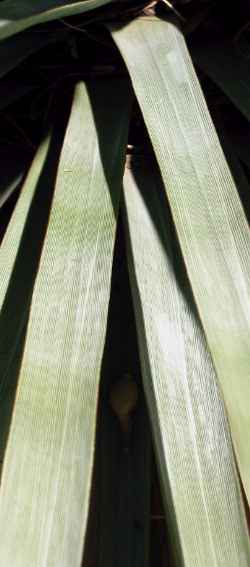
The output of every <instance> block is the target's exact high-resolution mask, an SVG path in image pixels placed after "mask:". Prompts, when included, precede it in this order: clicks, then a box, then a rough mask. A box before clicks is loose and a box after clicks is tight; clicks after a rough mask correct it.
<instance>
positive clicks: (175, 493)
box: [124, 158, 250, 567]
mask: <svg viewBox="0 0 250 567" xmlns="http://www.w3.org/2000/svg"><path fill="white" fill-rule="evenodd" d="M124 196H125V210H124V216H125V226H126V239H127V251H128V261H129V268H130V281H131V289H132V293H133V300H134V309H135V314H136V323H137V334H138V340H139V347H140V359H141V365H142V373H143V379H144V388H145V393H146V398H147V403H148V406H149V412H150V417H151V427H152V431H153V434H154V441H155V446H156V456H157V459H158V464H159V468H160V475H161V480H162V485H163V495H164V500H165V502H164V503H165V508H166V521H167V524H168V525H169V529H171V532H172V533H171V534H170V535H171V536H172V537H173V540H174V545H175V551H176V554H177V557H176V560H175V563H174V565H176V566H177V565H178V567H179V566H180V565H185V566H190V567H191V566H192V567H194V566H197V567H198V566H200V565H202V566H203V567H211V566H212V565H213V566H218V567H219V566H221V565H223V564H225V565H227V567H236V565H237V566H239V567H243V565H245V566H247V565H248V564H249V558H250V554H249V544H248V533H247V527H246V520H245V515H244V507H243V502H242V497H241V494H240V487H239V481H238V477H237V473H236V469H235V464H234V457H233V450H232V445H231V439H230V433H229V428H228V423H227V420H226V417H225V413H224V407H223V404H222V401H221V396H220V393H219V391H218V386H217V384H216V375H215V371H214V368H213V364H212V360H211V357H210V354H209V352H208V349H207V346H206V340H205V337H204V334H203V332H202V329H201V326H200V322H199V317H198V314H197V312H196V308H195V305H194V302H193V299H192V295H191V293H190V288H189V285H188V282H187V278H186V275H185V268H184V264H183V261H182V259H181V256H180V252H179V250H178V248H177V246H176V244H177V241H176V238H175V234H174V233H173V228H172V221H171V218H170V214H169V210H168V207H167V204H166V201H165V200H164V186H163V185H162V182H161V179H160V176H159V174H158V173H157V170H156V169H155V166H154V164H152V163H151V162H150V161H147V160H146V159H145V158H144V159H138V158H137V160H136V162H135V163H134V162H133V161H132V165H131V169H129V168H127V169H126V172H125V176H124ZM171 565H172V563H171Z"/></svg>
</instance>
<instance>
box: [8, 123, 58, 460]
mask: <svg viewBox="0 0 250 567" xmlns="http://www.w3.org/2000/svg"><path fill="white" fill-rule="evenodd" d="M60 118H62V116H61V117H60ZM64 122H65V120H63V123H62V120H60V128H59V125H58V124H56V127H55V133H54V134H53V135H52V136H50V138H48V139H46V140H45V141H44V142H43V143H42V144H41V147H40V149H39V150H38V152H37V155H36V156H35V159H34V162H33V164H32V166H31V169H30V171H29V173H28V176H27V179H26V181H25V183H24V185H23V187H22V189H21V194H20V197H19V200H18V202H17V204H16V207H15V210H14V213H13V214H12V217H11V219H10V222H9V225H8V228H7V231H6V233H5V236H4V240H3V242H2V245H1V248H0V265H1V274H2V277H1V287H0V307H1V311H0V337H1V341H0V353H1V356H0V376H1V383H0V458H1V462H2V460H3V456H4V452H5V447H6V442H7V437H8V430H9V425H10V420H11V415H12V409H13V403H14V399H15V391H16V385H17V380H18V371H19V367H20V361H21V356H22V351H23V344H24V339H25V332H26V326H27V320H28V314H29V309H30V302H31V297H32V292H33V287H34V281H35V277H36V273H37V268H38V263H39V259H40V256H41V249H42V245H43V240H44V234H45V231H46V227H47V223H48V216H49V211H50V206H51V199H52V196H53V190H54V183H55V175H56V170H57V162H58V156H59V152H60V150H61V143H62V136H63V134H64V128H63V126H64ZM12 166H13V165H12ZM17 288H18V290H17Z"/></svg>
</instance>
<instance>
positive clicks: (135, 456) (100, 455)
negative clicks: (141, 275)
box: [82, 217, 171, 567]
mask: <svg viewBox="0 0 250 567" xmlns="http://www.w3.org/2000/svg"><path fill="white" fill-rule="evenodd" d="M124 372H125V373H126V372H129V373H130V374H131V375H132V376H133V377H134V378H135V380H136V382H137V383H138V388H139V399H138V405H137V407H136V409H135V412H134V414H133V418H132V419H133V426H132V437H131V463H130V465H131V471H130V472H131V474H130V477H129V480H128V479H127V484H126V480H125V484H124V476H123V473H124V471H123V470H122V468H121V466H122V465H123V463H124V462H125V463H126V460H125V461H123V458H124V457H123V440H122V435H121V428H120V425H119V422H118V419H117V417H116V416H115V415H114V413H113V410H112V408H111V406H110V401H109V397H110V391H111V389H112V384H113V383H115V382H116V380H119V379H120V378H121V376H122V375H123V374H124ZM125 466H126V465H125ZM122 490H124V491H125V492H124V494H126V495H127V498H128V499H130V503H129V506H128V509H127V512H128V511H129V513H130V514H131V517H130V518H128V516H126V509H125V508H126V506H125V502H126V500H125V502H124V500H122V498H123V497H124V495H123V496H122ZM121 501H123V505H124V518H123V520H122V519H121V515H120V511H119V510H120V508H119V507H120V503H121ZM159 515H160V516H161V518H160V519H159V518H158V516H159ZM125 516H126V519H125ZM126 522H128V524H126ZM124 530H131V538H129V537H128V533H125V531H124ZM167 534H168V532H167V526H166V522H165V515H164V512H163V505H162V498H161V490H160V483H159V480H158V473H157V467H156V465H155V459H154V457H153V448H152V444H151V432H150V424H149V418H148V413H147V408H146V403H145V398H144V394H143V386H142V380H141V370H140V362H139V354H138V345H137V337H136V327H135V320H134V312H133V305H132V297H131V293H130V284H129V276H128V268H127V261H126V251H125V243H124V231H123V225H122V220H121V218H120V217H119V221H118V230H117V238H116V244H115V254H114V263H113V273H112V287H111V301H110V306H109V316H108V328H107V336H106V344H105V351H104V357H103V364H102V376H101V385H100V396H99V410H98V420H97V434H96V450H95V462H94V471H93V481H92V492H91V500H90V512H89V516H88V527H87V537H86V542H85V548H84V554H83V561H82V567H106V566H107V567H110V566H111V565H119V567H120V566H121V567H122V565H123V564H124V565H127V567H130V566H131V567H133V565H139V564H141V565H142V566H143V565H146V561H147V560H146V557H147V556H148V557H149V562H148V565H149V567H155V565H156V558H157V565H159V567H161V566H162V567H165V565H167V564H168V561H169V559H170V557H171V549H170V544H169V541H168V536H167ZM125 545H126V549H127V551H126V552H124V556H122V557H121V556H120V555H121V553H122V549H123V548H124V547H125ZM125 553H127V554H128V555H127V557H125ZM139 558H140V560H139ZM122 562H123V563H122Z"/></svg>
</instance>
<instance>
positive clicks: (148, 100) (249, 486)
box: [113, 18, 250, 502]
mask: <svg viewBox="0 0 250 567" xmlns="http://www.w3.org/2000/svg"><path fill="white" fill-rule="evenodd" d="M113 37H114V40H115V42H116V43H117V45H118V47H119V49H120V51H121V53H122V55H123V57H124V59H125V62H126V64H127V67H128V69H129V73H130V76H131V78H132V83H133V86H134V90H135V93H136V96H137V98H138V101H139V104H140V106H141V109H142V113H143V115H144V119H145V123H146V125H147V128H148V131H149V134H150V137H151V140H152V143H153V147H154V150H155V154H156V156H157V160H158V163H159V166H160V170H161V174H162V177H163V181H164V185H165V190H166V194H167V197H168V199H169V203H170V206H171V210H172V214H173V218H174V223H175V226H176V230H177V233H178V237H179V241H180V244H181V249H182V253H183V256H184V260H185V263H186V267H187V271H188V275H189V278H190V282H191V285H192V289H193V293H194V296H195V300H196V302H197V306H198V309H199V313H200V317H201V320H202V323H203V326H204V329H205V333H206V336H207V340H208V344H209V348H210V351H211V353H212V357H213V361H214V364H215V368H216V371H217V374H218V378H219V381H220V385H221V388H222V391H223V395H224V400H225V403H226V409H227V412H228V416H229V420H230V426H231V431H232V437H233V442H234V448H235V452H236V455H237V459H238V464H239V469H240V473H241V476H242V480H243V484H244V487H245V491H246V494H247V498H248V501H249V502H250V475H249V471H250V443H249V431H250V405H249V400H250V380H249V367H250V342H249V336H250V278H249V274H250V238H249V227H248V224H247V221H246V218H245V214H244V211H243V209H242V205H241V202H240V199H239V196H238V193H237V190H236V188H235V185H234V182H233V180H232V177H231V174H230V171H229V168H228V165H227V162H226V160H225V158H224V155H223V152H222V150H221V146H220V144H219V141H218V137H217V135H216V132H215V129H214V126H213V123H212V121H211V118H210V115H209V112H208V109H207V106H206V103H205V100H204V97H203V94H202V92H201V89H200V85H199V83H198V80H197V77H196V74H195V71H194V69H193V65H192V62H191V59H190V56H189V53H188V51H187V48H186V45H185V40H184V38H183V36H182V34H181V33H180V31H178V29H177V28H176V27H175V26H173V25H172V24H168V23H167V22H164V21H161V20H158V19H156V18H155V19H150V20H149V19H147V18H141V19H138V20H134V21H133V22H131V23H130V24H129V25H127V26H125V27H123V28H121V29H119V30H114V31H113Z"/></svg>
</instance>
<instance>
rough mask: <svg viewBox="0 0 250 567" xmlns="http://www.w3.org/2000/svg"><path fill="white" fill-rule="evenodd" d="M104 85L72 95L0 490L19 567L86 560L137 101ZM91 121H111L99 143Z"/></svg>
mask: <svg viewBox="0 0 250 567" xmlns="http://www.w3.org/2000/svg"><path fill="white" fill-rule="evenodd" d="M101 85H102V88H101V89H97V88H96V85H94V84H93V85H92V86H89V87H88V92H87V89H86V87H85V86H84V85H83V84H79V85H77V87H76V89H75V95H74V100H73V107H72V112H71V116H70V120H69V124H68V128H67V132H66V137H65V142H64V146H63V150H62V154H61V160H60V164H59V170H58V177H57V183H56V188H55V193H54V199H53V203H52V208H51V215H50V219H49V224H48V229H47V234H46V238H45V242H44V247H43V253H42V257H41V260H40V265H39V271H38V275H37V278H36V283H35V289H34V292H33V297H32V305H31V313H30V317H29V325H28V331H27V337H26V344H25V350H24V355H23V359H22V365H21V370H20V377H19V386H18V395H17V398H16V402H15V408H14V414H13V420H12V424H11V431H10V436H9V441H8V446H7V452H6V456H5V461H4V470H3V479H2V485H1V491H0V503H1V505H0V524H1V523H3V524H5V525H6V521H8V524H9V530H8V533H9V537H8V538H7V539H6V538H5V537H3V538H1V537H0V549H1V556H2V557H3V560H4V561H5V564H12V565H13V566H15V567H21V566H22V567H26V566H27V565H28V564H29V565H31V564H32V565H36V566H43V565H45V564H50V565H55V566H56V565H58V564H60V565H62V566H63V565H65V566H66V565H69V564H74V565H80V562H81V554H82V546H83V540H84V535H85V529H86V520H87V511H88V502H89V491H90V480H91V471H92V462H93V452H94V438H95V421H96V406H97V394H98V385H99V374H100V365H101V359H102V352H103V347H104V338H105V330H106V322H107V310H108V299H109V291H110V278H111V267H112V254H113V246H114V238H115V228H116V218H117V210H118V206H119V192H120V186H121V178H122V166H123V159H124V151H125V144H126V136H127V128H128V119H129V111H128V109H129V100H130V97H129V89H128V85H127V82H126V83H125V84H124V83H123V82H122V83H121V82H119V86H117V93H118V92H119V93H120V95H119V96H117V99H116V104H115V105H114V104H111V98H110V88H111V87H110V84H108V83H101ZM98 86H99V85H98ZM104 101H105V107H104V106H103V104H104ZM97 106H99V110H98V108H97ZM121 107H122V108H126V109H127V112H126V113H124V114H122V113H121ZM95 111H97V114H98V117H97V116H96V114H95ZM94 114H95V115H94ZM96 120H99V121H101V123H102V124H103V125H104V124H107V123H108V124H109V127H110V125H113V130H112V134H113V135H110V130H107V129H105V140H106V145H105V147H104V148H103V146H102V143H101V142H98V139H97V126H96ZM98 123H99V122H98ZM86 139H88V144H86ZM99 143H100V146H99ZM102 150H103V153H101V152H102ZM108 163H109V164H110V176H111V177H109V178H107V177H106V170H105V167H107V164H108ZM14 510H15V512H14ZM20 511H21V514H20ZM7 518H8V520H7ZM14 534H15V535H14ZM22 534H23V535H22ZM24 534H26V539H25V541H26V542H27V545H26V544H25V545H24ZM28 534H29V536H28V539H27V535H28ZM13 537H14V540H13ZM13 541H15V545H14V546H13Z"/></svg>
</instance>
